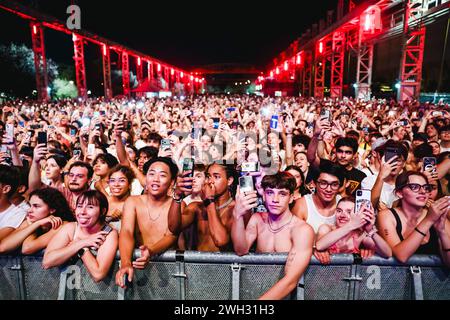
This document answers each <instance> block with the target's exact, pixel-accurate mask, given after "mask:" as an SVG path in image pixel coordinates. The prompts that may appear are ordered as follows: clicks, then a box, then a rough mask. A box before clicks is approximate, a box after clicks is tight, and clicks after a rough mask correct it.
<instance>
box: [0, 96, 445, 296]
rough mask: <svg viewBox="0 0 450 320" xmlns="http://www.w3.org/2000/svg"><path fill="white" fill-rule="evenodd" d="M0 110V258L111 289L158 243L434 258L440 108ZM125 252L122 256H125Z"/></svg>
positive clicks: (146, 105)
mask: <svg viewBox="0 0 450 320" xmlns="http://www.w3.org/2000/svg"><path fill="white" fill-rule="evenodd" d="M0 106H1V114H0V115H1V121H0V137H1V138H2V141H1V143H2V145H1V150H0V163H1V164H0V254H2V255H11V254H24V255H31V254H37V253H40V252H43V267H44V268H45V269H47V268H52V267H56V266H60V265H63V264H69V263H73V262H74V261H76V260H77V259H81V260H82V262H83V264H84V266H85V267H86V269H87V270H88V272H89V274H90V275H91V276H92V278H93V279H94V280H95V281H101V280H102V279H104V278H105V277H106V276H107V274H108V272H109V270H110V268H111V266H112V264H113V262H114V259H115V255H116V252H117V250H119V252H120V268H119V271H118V272H117V274H116V275H115V277H116V283H117V285H119V286H121V287H125V286H126V285H127V280H128V281H132V280H133V274H134V270H135V269H143V268H145V267H146V266H147V265H148V263H149V262H150V263H151V258H152V257H153V256H155V255H158V254H160V253H163V252H165V251H167V250H173V249H178V250H197V251H209V252H217V251H221V252H235V253H236V254H238V255H245V254H247V253H249V252H255V253H275V252H285V253H288V256H287V260H286V266H285V273H284V276H283V277H282V278H281V279H280V280H279V281H278V282H277V283H276V284H274V285H273V287H272V288H270V289H269V290H268V291H267V292H266V293H264V295H263V296H261V298H262V299H281V298H283V297H285V296H286V295H288V294H289V292H290V291H292V290H293V289H294V288H295V286H296V285H297V282H298V279H299V278H300V277H301V275H302V274H303V273H304V271H305V270H306V268H307V267H308V264H309V262H310V259H311V257H312V256H313V255H314V256H315V257H316V258H317V259H318V260H319V261H320V262H321V263H323V264H328V263H330V256H331V255H333V254H339V253H355V254H360V255H361V256H362V258H363V259H364V258H368V257H371V256H372V255H374V254H377V255H379V256H381V257H384V258H390V257H394V258H396V259H397V260H398V261H399V262H400V263H406V262H407V261H408V259H409V258H410V257H411V256H412V255H415V254H431V255H438V256H439V257H441V259H442V262H443V264H444V265H446V266H447V267H448V266H450V253H449V250H450V185H449V180H450V157H449V155H450V106H449V105H448V104H444V103H442V102H440V103H436V104H434V103H419V102H417V101H405V102H401V103H398V102H396V101H394V100H391V101H386V100H381V99H372V100H370V101H359V100H355V99H352V98H343V99H341V100H338V99H330V98H325V99H323V100H317V99H314V98H302V97H278V98H271V97H257V96H249V95H242V96H241V95H239V96H230V95H224V96H221V95H215V96H214V95H202V96H191V97H179V98H176V97H172V98H165V99H157V98H135V99H125V98H122V99H114V100H112V101H104V100H102V99H88V100H85V101H81V100H60V101H55V102H47V103H43V102H36V101H21V100H20V101H19V100H16V101H10V102H5V103H3V104H2V105H0ZM135 249H138V252H139V254H138V255H137V257H134V256H133V251H134V250H135Z"/></svg>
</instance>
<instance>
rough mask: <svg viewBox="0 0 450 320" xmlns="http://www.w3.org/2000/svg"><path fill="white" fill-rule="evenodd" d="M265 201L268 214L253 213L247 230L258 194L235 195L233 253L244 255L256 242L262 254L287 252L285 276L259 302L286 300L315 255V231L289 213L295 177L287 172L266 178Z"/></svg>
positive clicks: (263, 182) (264, 185) (241, 192)
mask: <svg viewBox="0 0 450 320" xmlns="http://www.w3.org/2000/svg"><path fill="white" fill-rule="evenodd" d="M261 184H262V187H263V189H264V201H265V206H266V207H267V209H268V212H257V213H255V214H253V215H252V216H251V218H250V221H249V222H248V224H247V227H245V216H246V215H248V214H251V210H252V209H253V208H255V207H256V205H257V194H256V191H245V192H244V191H241V190H240V187H239V189H238V192H237V195H236V206H235V208H234V210H233V218H234V223H233V227H232V231H231V236H232V239H233V245H234V250H235V251H236V253H237V254H238V255H245V254H247V253H248V252H249V250H250V248H251V246H252V245H253V243H254V242H255V241H256V242H257V246H256V251H257V252H259V253H274V252H288V257H287V261H286V266H285V269H284V271H285V274H284V276H283V278H281V280H279V281H278V282H277V283H275V284H274V285H273V286H272V288H270V289H269V290H268V291H267V292H266V293H264V294H263V295H262V296H261V297H260V298H259V299H261V300H275V299H279V300H281V299H283V298H284V297H286V296H287V295H288V294H289V293H290V292H291V291H292V290H293V289H294V288H295V287H296V286H297V284H298V281H299V279H300V277H301V276H302V275H303V273H304V272H305V271H306V268H307V267H308V264H309V262H310V260H311V256H312V248H313V242H314V231H313V229H312V227H311V226H309V225H308V224H307V223H306V222H305V221H303V220H301V219H299V218H298V217H297V216H295V215H294V214H293V213H292V212H291V211H290V210H289V204H290V203H292V201H293V194H294V189H295V188H296V181H295V178H294V177H293V176H292V175H291V174H289V173H287V172H279V173H277V174H275V175H267V176H265V177H264V178H263V180H262V183H261Z"/></svg>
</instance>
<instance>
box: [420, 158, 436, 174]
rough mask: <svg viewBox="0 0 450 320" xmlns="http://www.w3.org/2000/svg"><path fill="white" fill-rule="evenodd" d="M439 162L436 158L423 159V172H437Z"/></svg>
mask: <svg viewBox="0 0 450 320" xmlns="http://www.w3.org/2000/svg"><path fill="white" fill-rule="evenodd" d="M436 164H437V160H436V158H435V157H424V158H423V168H422V169H423V171H429V172H436Z"/></svg>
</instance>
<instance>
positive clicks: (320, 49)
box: [319, 41, 323, 53]
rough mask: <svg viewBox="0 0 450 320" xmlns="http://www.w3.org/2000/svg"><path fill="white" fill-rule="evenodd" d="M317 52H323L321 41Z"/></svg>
mask: <svg viewBox="0 0 450 320" xmlns="http://www.w3.org/2000/svg"><path fill="white" fill-rule="evenodd" d="M319 53H323V42H322V41H320V42H319Z"/></svg>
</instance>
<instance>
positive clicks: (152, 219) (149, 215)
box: [147, 205, 161, 221]
mask: <svg viewBox="0 0 450 320" xmlns="http://www.w3.org/2000/svg"><path fill="white" fill-rule="evenodd" d="M147 215H148V218H149V219H150V220H151V221H156V220H158V219H159V217H160V216H161V211H159V214H158V216H157V217H156V218H152V215H151V214H150V210H149V206H148V205H147Z"/></svg>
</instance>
